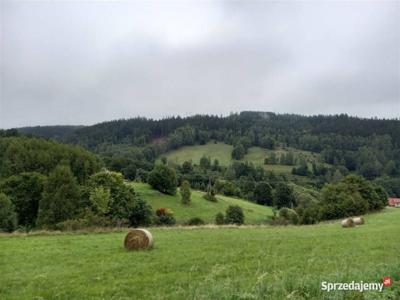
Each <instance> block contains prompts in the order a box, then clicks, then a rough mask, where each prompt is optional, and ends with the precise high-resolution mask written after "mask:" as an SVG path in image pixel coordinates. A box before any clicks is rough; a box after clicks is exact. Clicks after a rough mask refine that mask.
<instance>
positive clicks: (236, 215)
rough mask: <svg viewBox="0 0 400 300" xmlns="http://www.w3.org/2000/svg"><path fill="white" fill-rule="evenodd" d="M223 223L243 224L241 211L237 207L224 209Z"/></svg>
mask: <svg viewBox="0 0 400 300" xmlns="http://www.w3.org/2000/svg"><path fill="white" fill-rule="evenodd" d="M225 222H226V223H227V224H237V225H241V224H243V223H244V213H243V209H242V208H241V207H240V206H238V205H231V206H229V207H228V208H227V209H226V212H225Z"/></svg>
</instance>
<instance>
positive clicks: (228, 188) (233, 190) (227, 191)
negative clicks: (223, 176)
mask: <svg viewBox="0 0 400 300" xmlns="http://www.w3.org/2000/svg"><path fill="white" fill-rule="evenodd" d="M222 193H223V194H224V195H226V196H239V195H240V189H239V188H238V187H237V186H236V184H234V183H233V182H232V181H226V182H224V183H223V185H222Z"/></svg>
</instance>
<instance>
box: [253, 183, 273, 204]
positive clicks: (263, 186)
mask: <svg viewBox="0 0 400 300" xmlns="http://www.w3.org/2000/svg"><path fill="white" fill-rule="evenodd" d="M254 200H255V201H256V202H257V203H258V204H261V205H268V206H271V205H272V204H273V195H272V187H271V185H269V183H268V182H265V181H260V182H257V183H256V185H255V189H254Z"/></svg>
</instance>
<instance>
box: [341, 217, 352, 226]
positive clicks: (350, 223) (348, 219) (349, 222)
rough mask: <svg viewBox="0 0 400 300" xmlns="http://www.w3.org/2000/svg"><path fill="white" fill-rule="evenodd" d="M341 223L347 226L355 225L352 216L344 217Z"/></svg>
mask: <svg viewBox="0 0 400 300" xmlns="http://www.w3.org/2000/svg"><path fill="white" fill-rule="evenodd" d="M341 224H342V227H346V228H347V227H354V226H355V224H354V221H353V219H352V218H347V219H344V220H343V221H342V223H341Z"/></svg>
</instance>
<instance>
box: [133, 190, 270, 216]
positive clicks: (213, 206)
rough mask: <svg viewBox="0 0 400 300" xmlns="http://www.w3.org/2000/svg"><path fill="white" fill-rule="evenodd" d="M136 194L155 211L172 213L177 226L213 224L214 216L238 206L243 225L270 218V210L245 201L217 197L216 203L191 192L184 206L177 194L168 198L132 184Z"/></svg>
mask: <svg viewBox="0 0 400 300" xmlns="http://www.w3.org/2000/svg"><path fill="white" fill-rule="evenodd" d="M133 185H134V188H135V191H136V192H138V193H139V194H140V195H141V196H142V198H143V199H145V200H146V201H147V202H148V203H149V204H150V205H151V207H152V208H153V210H156V209H158V208H161V207H165V208H169V209H171V210H172V211H173V213H174V216H175V218H176V221H177V223H178V224H182V223H185V222H187V221H188V220H189V219H190V218H193V217H199V218H201V219H202V220H203V221H204V222H206V223H215V215H216V214H217V213H219V212H222V213H225V210H226V209H227V208H228V206H229V205H239V206H240V207H242V209H243V213H244V216H245V224H258V223H262V222H265V221H267V220H268V219H269V218H270V217H271V216H272V208H271V207H267V206H262V205H257V204H254V203H251V202H248V201H245V200H241V199H235V198H231V197H226V196H222V195H217V199H218V201H217V202H211V201H207V200H205V199H204V198H203V195H204V193H203V192H199V191H194V190H192V195H191V202H190V204H188V205H184V204H182V202H181V196H180V194H179V192H178V193H177V194H176V195H175V196H169V195H165V194H162V193H160V192H158V191H157V190H154V189H152V188H151V187H150V186H149V185H148V184H144V183H133Z"/></svg>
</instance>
